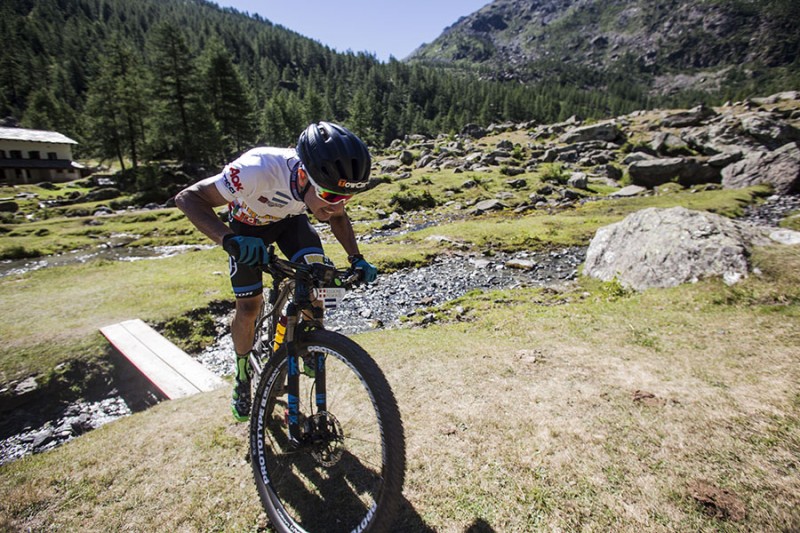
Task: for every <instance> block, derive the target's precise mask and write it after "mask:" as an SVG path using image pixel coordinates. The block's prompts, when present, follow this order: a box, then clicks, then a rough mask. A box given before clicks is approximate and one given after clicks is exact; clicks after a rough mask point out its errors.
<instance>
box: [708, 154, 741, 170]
mask: <svg viewBox="0 0 800 533" xmlns="http://www.w3.org/2000/svg"><path fill="white" fill-rule="evenodd" d="M741 159H742V152H740V151H738V150H736V151H733V152H723V153H721V154H717V155H715V156H712V157H710V158H709V159H708V164H709V165H711V166H712V167H717V168H723V167H727V166H728V165H730V164H731V163H736V162H737V161H740V160H741Z"/></svg>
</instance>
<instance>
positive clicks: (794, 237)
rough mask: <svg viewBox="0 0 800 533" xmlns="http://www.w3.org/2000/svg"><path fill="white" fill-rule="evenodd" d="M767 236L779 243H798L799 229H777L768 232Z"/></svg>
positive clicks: (799, 237) (799, 240)
mask: <svg viewBox="0 0 800 533" xmlns="http://www.w3.org/2000/svg"><path fill="white" fill-rule="evenodd" d="M769 238H770V239H772V240H773V241H775V242H778V243H780V244H789V245H791V244H800V231H794V230H790V229H777V230H775V231H773V232H771V233H770V234H769Z"/></svg>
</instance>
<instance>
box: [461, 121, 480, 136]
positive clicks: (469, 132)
mask: <svg viewBox="0 0 800 533" xmlns="http://www.w3.org/2000/svg"><path fill="white" fill-rule="evenodd" d="M461 135H464V136H466V137H472V138H473V139H480V138H481V137H485V136H486V130H485V129H484V128H482V127H480V126H478V125H477V124H467V125H466V126H464V127H463V128H462V129H461Z"/></svg>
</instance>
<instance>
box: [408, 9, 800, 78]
mask: <svg viewBox="0 0 800 533" xmlns="http://www.w3.org/2000/svg"><path fill="white" fill-rule="evenodd" d="M792 4H793V0H768V1H763V2H756V1H750V0H700V1H696V0H695V1H693V2H688V1H686V0H663V1H658V2H654V1H651V0H577V1H570V0H495V1H494V2H492V3H491V4H489V5H487V6H486V7H484V8H482V9H480V10H479V11H477V12H475V13H473V14H471V15H469V16H467V17H463V18H462V19H460V20H459V21H458V22H456V23H455V24H453V25H452V26H451V27H449V28H447V29H446V30H445V31H444V32H443V34H442V35H441V36H440V37H439V38H437V39H436V40H435V41H434V42H432V43H430V44H427V45H423V46H422V47H421V48H420V49H418V50H417V51H416V52H414V54H412V56H411V57H410V58H409V59H410V60H411V61H434V62H444V63H453V64H458V65H469V66H478V67H480V68H482V69H485V70H487V71H488V72H489V74H490V76H492V77H496V78H515V79H521V80H524V81H532V80H537V79H542V78H545V79H546V78H548V77H549V76H552V75H554V74H558V73H561V72H563V71H564V70H567V69H576V68H577V69H588V70H590V71H596V72H601V73H607V72H610V71H625V72H627V73H628V74H636V75H639V76H644V77H646V78H647V79H648V80H649V81H650V82H651V83H653V82H655V81H656V80H657V76H659V75H673V74H675V73H677V72H683V73H686V72H696V71H700V70H702V71H709V72H712V73H713V72H717V73H718V72H720V71H724V72H725V73H727V74H728V77H729V78H731V77H734V78H735V76H733V75H734V74H735V75H740V74H743V73H745V74H747V72H746V71H750V72H749V75H750V76H763V75H765V74H772V75H775V73H774V72H771V71H772V70H773V69H779V68H781V67H787V66H789V65H791V64H792V63H793V62H795V61H796V60H797V56H798V53H799V52H800V34H799V33H798V32H797V30H796V28H797V26H798V21H799V20H800V14H799V13H800V12H798V10H797V8H796V5H794V6H793V5H792ZM754 69H755V70H761V71H765V72H755V73H753V72H752V71H753V70H754ZM795 72H796V69H795Z"/></svg>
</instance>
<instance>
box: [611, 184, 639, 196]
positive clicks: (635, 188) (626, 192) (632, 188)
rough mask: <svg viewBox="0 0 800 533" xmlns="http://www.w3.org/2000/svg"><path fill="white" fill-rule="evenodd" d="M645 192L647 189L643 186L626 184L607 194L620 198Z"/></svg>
mask: <svg viewBox="0 0 800 533" xmlns="http://www.w3.org/2000/svg"><path fill="white" fill-rule="evenodd" d="M645 192H647V189H646V188H644V187H640V186H639V185H628V186H627V187H623V188H622V189H620V190H618V191H616V192H613V193H611V194H610V195H609V196H617V197H620V198H628V197H631V196H638V195H640V194H643V193H645Z"/></svg>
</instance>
